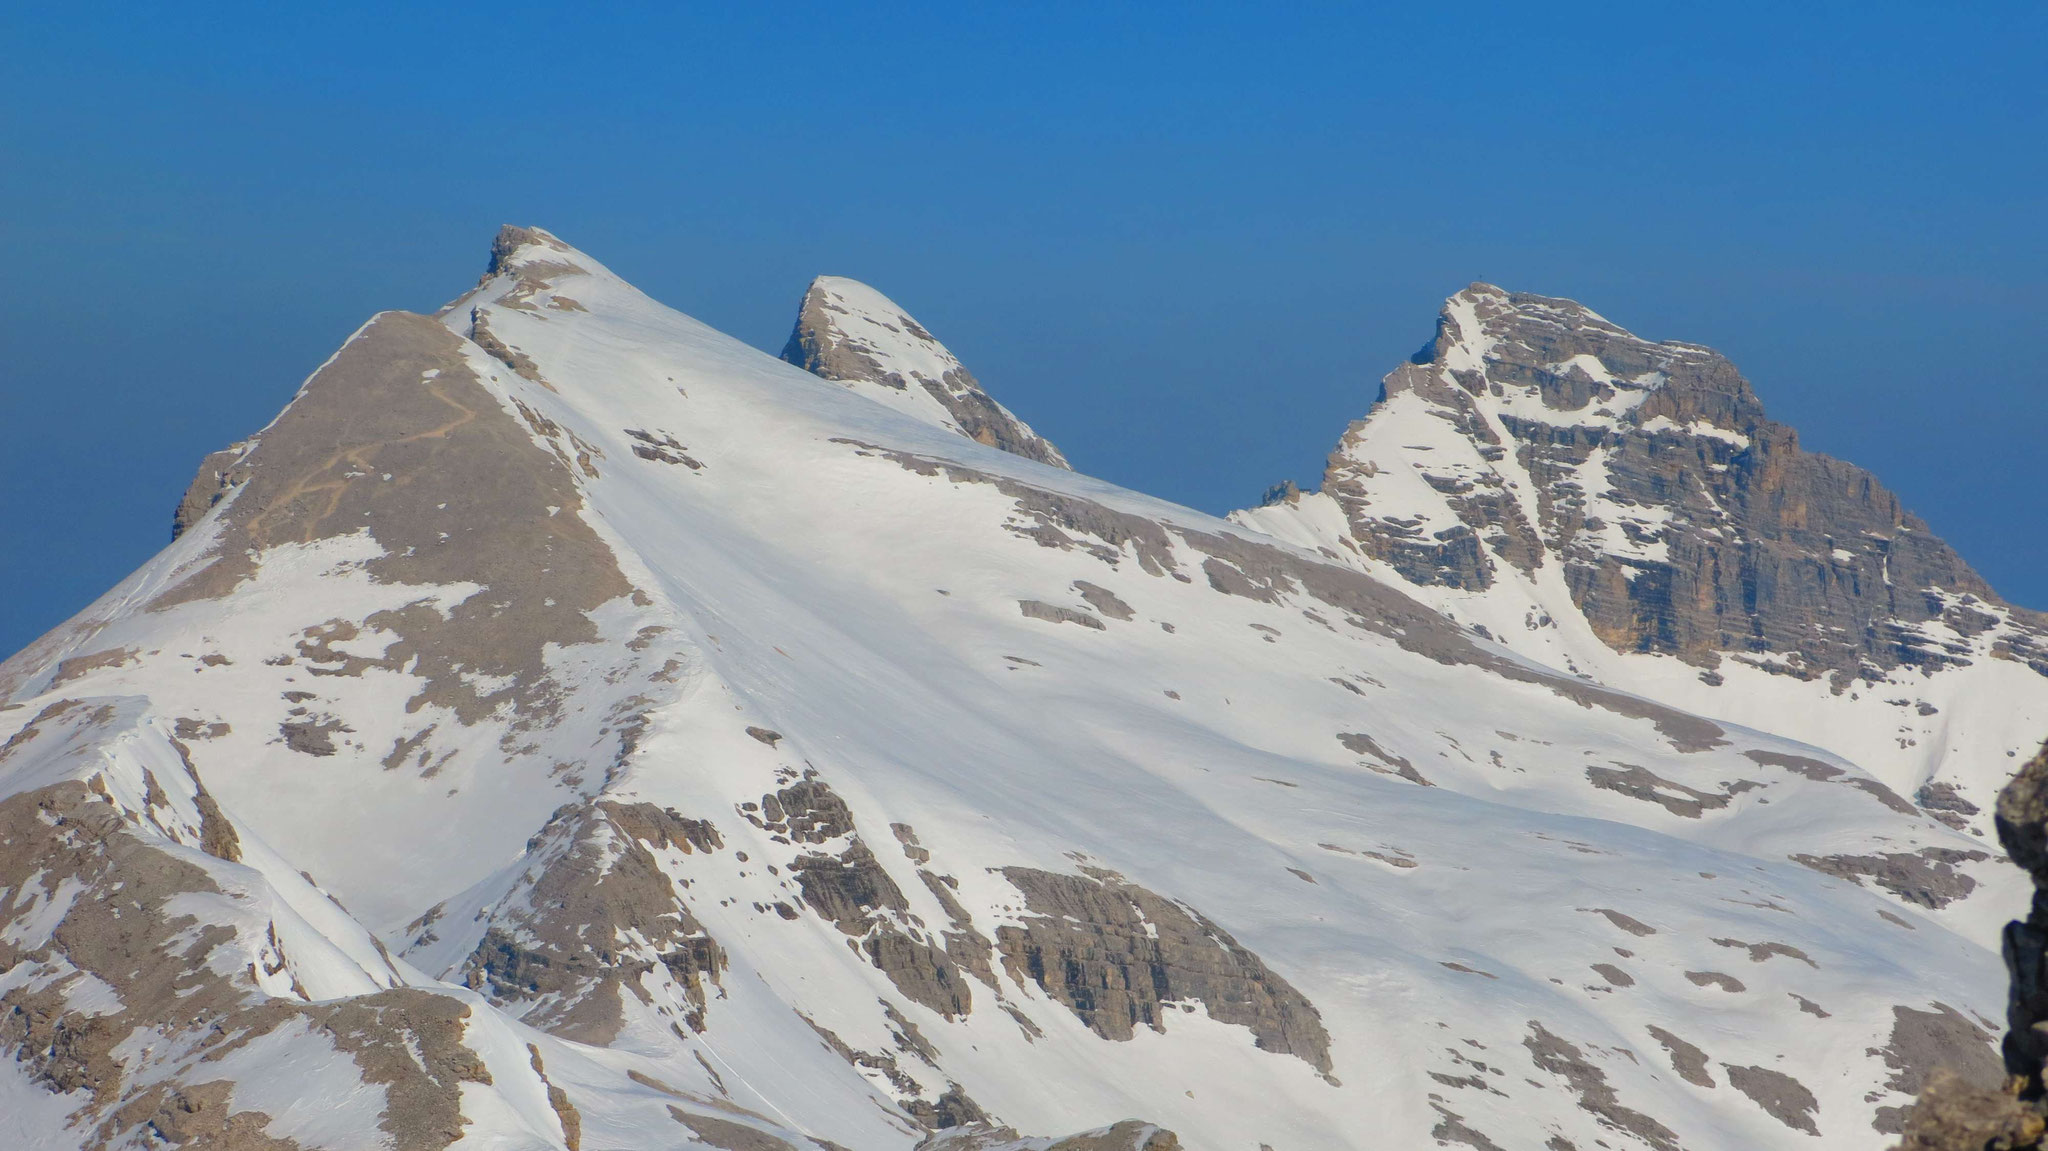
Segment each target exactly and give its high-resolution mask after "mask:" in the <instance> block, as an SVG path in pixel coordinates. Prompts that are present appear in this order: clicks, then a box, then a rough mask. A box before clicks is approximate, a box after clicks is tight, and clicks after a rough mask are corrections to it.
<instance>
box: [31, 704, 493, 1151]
mask: <svg viewBox="0 0 2048 1151" xmlns="http://www.w3.org/2000/svg"><path fill="white" fill-rule="evenodd" d="M132 720H133V717H132V716H127V715H124V714H123V713H122V712H121V711H120V709H119V708H118V707H116V706H115V705H112V704H105V703H98V702H68V703H66V704H62V705H52V706H51V707H50V708H47V709H45V711H44V713H43V714H41V715H40V716H38V717H37V719H36V720H35V721H33V722H32V723H31V725H30V726H29V727H27V728H24V729H23V731H22V733H21V734H19V735H17V736H16V737H15V738H14V739H13V740H10V741H9V743H8V745H7V747H6V748H4V749H0V765H7V764H8V761H9V760H10V759H14V758H17V757H20V758H27V757H28V755H30V754H34V755H38V756H41V757H43V762H44V763H45V764H55V763H62V762H67V761H68V762H71V763H74V764H81V765H91V764H93V763H94V760H93V757H92V753H91V752H90V751H89V750H88V749H89V748H90V747H91V745H92V744H91V741H93V740H94V739H95V738H98V737H101V736H103V735H105V734H107V733H111V732H115V731H118V730H121V729H123V728H127V730H131V731H132V730H135V729H134V728H132V727H129V726H128V725H129V724H131V723H132ZM99 762H101V763H104V762H105V761H99ZM87 770H92V768H91V767H90V766H88V767H87ZM112 770H116V769H115V768H114V767H113V766H112V765H107V766H104V767H101V768H100V769H99V770H97V771H94V773H93V774H91V775H90V776H89V777H88V778H85V779H78V778H71V779H64V780H61V781H59V782H56V783H52V784H50V785H48V786H45V787H42V788H39V789H36V790H32V791H24V792H19V793H16V794H14V795H12V796H9V797H8V798H7V799H5V800H4V801H0V892H5V893H6V894H5V895H4V897H0V972H5V973H7V974H8V975H9V976H10V977H11V978H10V979H9V984H10V989H9V990H8V991H7V992H6V993H5V994H4V995H0V1052H5V1053H6V1054H7V1055H9V1056H10V1057H11V1060H12V1061H13V1062H15V1063H17V1064H18V1065H19V1067H20V1068H21V1070H23V1071H25V1072H26V1073H27V1075H28V1076H29V1077H30V1079H31V1080H33V1081H34V1082H36V1083H37V1084H39V1085H40V1086H43V1087H45V1088H47V1089H49V1090H53V1091H57V1092H65V1093H77V1094H76V1095H75V1098H76V1100H77V1105H78V1106H77V1110H76V1111H75V1113H74V1114H73V1116H72V1119H71V1129H72V1131H73V1132H74V1133H75V1136H76V1138H77V1140H78V1145H79V1146H80V1147H83V1148H90V1149H93V1151H104V1149H106V1148H109V1147H112V1146H116V1145H119V1146H131V1145H133V1146H139V1145H142V1142H147V1143H148V1145H151V1146H161V1145H164V1144H183V1145H189V1146H194V1147H221V1148H229V1149H235V1151H295V1149H296V1148H298V1146H299V1144H298V1143H296V1142H294V1141H293V1140H290V1139H279V1138H272V1137H270V1136H268V1135H265V1134H264V1129H265V1128H266V1127H268V1126H269V1125H270V1122H271V1116H269V1115H266V1114H264V1113H262V1112H257V1111H252V1110H248V1109H246V1108H244V1109H240V1110H237V1109H236V1108H235V1107H233V1105H232V1103H231V1099H230V1094H231V1089H230V1086H231V1085H230V1083H229V1082H228V1081H227V1080H226V1079H224V1078H223V1077H222V1072H221V1071H220V1070H219V1068H221V1067H223V1066H224V1063H223V1062H222V1061H224V1060H228V1059H230V1058H231V1057H233V1056H234V1055H235V1054H236V1053H237V1052H238V1051H240V1050H241V1049H243V1048H246V1047H248V1046H249V1045H251V1044H254V1043H258V1042H261V1041H265V1040H266V1039H267V1038H269V1037H272V1036H279V1035H285V1036H307V1035H318V1036H321V1037H323V1038H324V1042H325V1044H326V1046H327V1047H328V1048H329V1049H331V1050H333V1051H337V1052H340V1053H342V1054H343V1055H345V1056H346V1057H347V1058H348V1059H349V1060H350V1061H352V1062H353V1064H354V1066H355V1068H356V1073H357V1074H358V1075H359V1076H360V1078H361V1080H362V1081H363V1082H364V1083H366V1084H375V1085H381V1087H382V1088H383V1093H384V1103H383V1115H382V1119H381V1121H380V1124H379V1126H380V1129H381V1131H382V1133H383V1135H384V1136H385V1137H386V1139H387V1140H388V1144H389V1145H390V1146H392V1147H393V1148H395V1149H397V1151H439V1149H440V1148H443V1147H446V1146H447V1145H448V1144H449V1143H451V1142H453V1141H455V1140H456V1139H457V1138H459V1137H460V1136H461V1134H462V1130H463V1125H464V1123H465V1122H466V1120H465V1119H464V1118H463V1117H462V1113H461V1106H460V1100H461V1090H462V1084H464V1083H486V1084H488V1083H489V1082H490V1081H491V1076H490V1072H489V1070H488V1068H487V1067H486V1066H485V1065H484V1063H483V1062H482V1060H481V1059H479V1057H478V1056H477V1054H476V1052H475V1051H473V1050H472V1049H471V1048H470V1047H469V1046H467V1045H466V1043H465V1041H464V1032H465V1022H464V1021H465V1020H466V1019H467V1018H468V1017H469V1014H470V1008H469V1006H468V1005H467V1004H464V1003H462V1002H460V1001H459V1000H456V999H454V998H451V997H449V996H445V995H440V994H437V993H434V992H431V991H426V990H417V989H410V988H388V989H386V990H383V991H374V989H371V988H366V990H372V991H373V993H371V994H362V995H357V996H354V997H351V998H347V999H341V1000H336V1001H332V1002H317V1003H316V1002H309V1001H308V1000H310V999H311V996H310V995H308V993H307V992H306V991H305V990H304V989H303V988H302V987H301V986H300V984H299V982H298V975H297V973H296V971H295V970H294V968H293V965H292V964H293V961H292V958H291V957H290V956H289V955H287V954H286V952H285V949H284V947H283V945H282V944H280V943H279V942H278V933H277V927H276V923H275V921H271V922H270V923H269V924H268V927H267V930H266V929H265V928H264V927H263V925H262V924H261V921H258V922H257V923H249V922H248V921H247V920H246V919H240V920H238V918H237V914H236V908H235V902H236V901H237V900H239V899H244V898H246V896H243V895H241V894H239V893H235V892H231V891H230V890H227V889H224V888H223V887H222V885H221V883H222V880H221V878H220V875H219V874H217V873H216V871H215V870H214V868H215V867H217V866H220V867H226V866H230V864H229V862H228V860H226V859H225V858H222V857H220V856H217V855H216V856H215V858H217V859H220V860H221V862H220V863H219V864H212V863H206V862H205V860H206V857H195V855H194V854H193V853H191V852H182V853H181V852H180V851H179V850H177V849H178V848H179V847H180V846H181V845H183V846H195V847H196V846H201V845H203V844H205V843H206V842H208V840H209V838H210V839H212V840H213V841H214V842H216V844H218V843H220V842H222V841H223V840H222V833H220V832H219V831H215V832H214V833H213V835H212V836H211V837H209V836H208V834H207V832H206V831H205V830H204V824H205V823H206V822H208V820H209V818H212V817H209V816H208V814H207V813H206V812H204V811H200V810H197V808H196V805H195V804H194V802H193V801H194V799H195V797H196V795H200V794H204V793H203V791H202V790H198V789H197V780H196V778H195V779H192V780H189V781H181V780H177V779H175V778H172V779H163V778H159V777H158V776H156V775H155V774H153V773H151V772H150V771H149V769H148V768H146V767H136V768H134V769H133V770H134V771H135V772H138V773H140V774H141V775H142V777H143V780H142V782H143V784H144V790H143V798H142V801H141V804H140V805H139V810H138V809H137V808H136V807H130V806H128V805H127V803H126V802H124V801H123V800H121V799H119V798H117V794H116V793H131V792H132V791H133V790H134V787H133V784H134V782H135V781H134V780H133V779H114V780H113V781H112V782H110V780H109V775H108V772H109V771H112ZM208 806H209V807H211V806H212V805H211V804H210V803H209V805H208ZM214 810H215V811H217V808H216V809H214ZM195 825H197V826H195ZM209 854H212V853H211V852H210V853H209ZM195 858H196V859H197V861H195ZM202 864H204V865H202ZM53 913H54V915H55V919H54V920H52V918H51V916H52V914H53ZM202 916H203V917H204V918H202ZM252 928H253V929H254V932H253V937H252V935H251V929H252ZM138 1130H140V1131H141V1132H143V1133H144V1134H143V1135H142V1136H141V1140H142V1142H130V1139H131V1136H133V1135H134V1133H135V1132H137V1131H138Z"/></svg>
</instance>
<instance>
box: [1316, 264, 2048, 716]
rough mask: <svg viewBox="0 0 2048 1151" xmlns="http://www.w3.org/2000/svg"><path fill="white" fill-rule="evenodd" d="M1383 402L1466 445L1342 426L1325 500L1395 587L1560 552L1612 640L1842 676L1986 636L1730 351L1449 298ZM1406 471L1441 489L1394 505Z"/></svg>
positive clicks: (2034, 626) (1551, 312) (1905, 534)
mask: <svg viewBox="0 0 2048 1151" xmlns="http://www.w3.org/2000/svg"><path fill="white" fill-rule="evenodd" d="M1379 407H1380V408H1382V409H1392V408H1400V409H1404V410H1408V411H1411V412H1412V413H1413V414H1414V415H1417V416H1420V417H1421V418H1422V420H1423V421H1424V422H1425V423H1429V424H1441V425H1443V426H1445V427H1447V428H1448V429H1450V430H1452V431H1454V432H1455V433H1456V435H1457V439H1459V440H1462V441H1464V443H1463V444H1462V445H1456V447H1463V448H1465V449H1466V450H1463V451H1459V450H1454V446H1453V445H1446V444H1437V443H1430V442H1420V441H1418V442H1417V443H1415V444H1413V445H1404V446H1407V447H1408V448H1409V449H1410V450H1409V451H1408V452H1406V453H1405V454H1406V456H1407V457H1408V458H1406V459H1399V458H1391V457H1390V455H1389V453H1387V452H1386V451H1384V450H1383V449H1384V448H1385V447H1387V446H1388V445H1386V444H1384V443H1379V442H1377V441H1378V440H1379V439H1381V438H1383V437H1375V436H1372V435H1371V434H1370V432H1371V431H1372V429H1373V428H1374V424H1375V417H1377V415H1378V412H1376V413H1375V417H1368V418H1367V419H1366V420H1361V421H1359V422H1358V423H1356V424H1354V425H1353V426H1352V428H1351V430H1350V431H1349V432H1347V433H1346V435H1345V437H1344V440H1343V442H1342V443H1341V444H1340V445H1339V447H1338V449H1337V451H1336V452H1335V453H1334V454H1333V455H1332V456H1331V457H1330V462H1329V467H1328V469H1327V470H1326V471H1325V472H1324V476H1323V490H1324V491H1325V492H1327V493H1328V494H1329V495H1330V496H1331V497H1333V498H1334V499H1335V500H1336V501H1337V503H1338V504H1339V505H1340V506H1341V507H1342V509H1343V511H1344V514H1345V517H1346V521H1347V522H1348V524H1349V526H1350V532H1351V538H1352V539H1353V540H1354V541H1355V542H1356V544H1357V545H1358V546H1359V547H1360V548H1362V549H1363V550H1364V551H1365V552H1366V553H1367V554H1369V555H1372V556H1374V557H1375V558H1378V559H1381V560H1383V561H1385V562H1386V563H1388V564H1390V565H1391V566H1392V567H1394V568H1395V569H1396V570H1397V571H1399V572H1400V573H1401V574H1402V575H1403V576H1404V577H1405V578H1407V579H1408V580H1409V581H1411V582H1413V583H1416V584H1420V585H1432V584H1436V585H1446V586H1450V587H1455V588H1461V589H1466V590H1474V591H1476V590H1484V589H1485V588H1486V587H1488V586H1489V585H1490V584H1491V583H1492V582H1493V581H1495V580H1496V579H1498V578H1500V576H1501V571H1502V568H1503V567H1506V568H1511V569H1517V570H1519V571H1521V572H1523V573H1525V574H1526V573H1533V572H1534V571H1535V570H1536V569H1537V568H1539V567H1542V566H1544V565H1545V564H1549V563H1555V564H1557V565H1559V566H1560V567H1561V569H1562V570H1563V573H1564V577H1565V580H1566V582H1567V584H1568V585H1569V587H1570V590H1571V596H1572V600H1573V602H1574V604H1575V605H1576V606H1577V608H1578V609H1579V610H1580V611H1581V612H1583V613H1584V614H1585V616H1586V618H1587V619H1588V620H1589V621H1590V622H1591V624H1592V626H1593V630H1594V631H1595V632H1596V633H1597V634H1598V635H1599V636H1600V638H1601V639H1602V640H1604V641H1606V642H1607V643H1608V644H1609V645H1611V646H1612V647H1613V648H1614V649H1615V650H1617V651H1653V652H1663V653H1668V654H1671V655H1676V656H1678V657H1680V658H1681V659H1685V660H1687V661H1689V662H1694V663H1698V664H1701V665H1702V666H1712V665H1713V664H1715V663H1717V662H1718V660H1719V658H1720V655H1721V653H1724V652H1742V653H1757V652H1769V653H1775V654H1777V655H1779V656H1782V657H1784V659H1785V661H1786V663H1785V666H1786V670H1788V671H1790V672H1792V673H1793V674H1796V675H1800V676H1805V677H1813V676H1818V675H1824V674H1831V673H1833V674H1839V675H1843V676H1849V677H1853V676H1857V675H1859V674H1861V673H1863V672H1864V671H1865V669H1878V670H1883V669H1889V668H1892V667H1896V666H1899V665H1901V664H1907V665H1913V666H1919V667H1939V666H1941V665H1943V664H1945V663H1948V662H1950V661H1952V660H1953V659H1954V658H1956V656H1957V654H1958V653H1957V652H1955V651H1953V650H1951V649H1950V648H1949V647H1946V646H1944V645H1943V644H1941V643H1940V642H1938V641H1934V640H1930V638H1929V637H1928V636H1927V635H1925V634H1923V632H1922V630H1921V628H1920V627H1919V625H1921V624H1924V623H1927V622H1928V621H1932V620H1943V621H1945V622H1947V623H1949V624H1951V625H1952V626H1956V627H1957V628H1958V629H1959V630H1966V631H1969V630H1979V631H1981V630H1983V629H1985V628H1989V627H1993V626H1997V625H1998V624H1999V623H2000V622H2001V620H2002V618H2003V616H2004V614H2005V613H2007V612H2009V611H2010V610H2011V609H2010V608H2009V605H2006V604H2005V603H2004V601H2002V600H2000V599H1999V598H1998V596H1997V595H1996V593H1994V592H1993V591H1992V590H1991V588H1990V586H1989V585H1987V584H1986V583H1985V582H1984V580H1983V578H1982V577H1980V576H1979V575H1978V574H1977V573H1976V572H1975V571H1974V570H1972V569H1971V567H1970V565H1969V564H1967V563H1965V562H1964V561H1963V559H1962V557H1961V556H1959V555H1957V554H1956V552H1955V549H1953V548H1951V547H1950V546H1949V545H1948V544H1946V543H1944V542H1943V541H1942V540H1941V539H1940V538H1939V537H1937V536H1935V535H1934V534H1933V533H1932V532H1931V531H1930V530H1929V529H1928V527H1927V525H1926V523H1925V522H1923V521H1922V520H1921V519H1920V518H1919V517H1917V516H1915V515H1913V514H1912V513H1911V512H1909V511H1907V510H1906V509H1905V508H1904V507H1903V506H1902V505H1901V504H1900V502H1899V498H1898V497H1897V496H1896V495H1894V494H1893V493H1892V492H1890V491H1889V490H1887V489H1886V488H1885V487H1884V485H1882V484H1881V483H1879V482H1878V480H1877V478H1876V477H1875V476H1872V475H1871V474H1870V473H1869V472H1867V471H1864V470H1863V469H1861V468H1858V467H1856V466H1855V465H1853V464H1848V463H1844V462H1843V461H1841V460H1836V459H1832V458H1830V457H1828V456H1824V455H1818V454H1815V453H1811V452H1807V451H1805V450H1803V449H1802V448H1801V447H1800V446H1799V434H1798V433H1797V432H1796V431H1794V430H1793V429H1792V428H1790V427H1787V426H1785V425H1784V424H1780V423H1776V422H1774V421H1772V420H1770V419H1768V418H1767V417H1766V416H1765V415H1764V408H1763V404H1762V403H1761V402H1760V401H1759V400H1758V399H1757V397H1756V393H1755V392H1754V391H1753V390H1751V388H1750V385H1749V382H1748V381H1747V380H1745V379H1744V378H1743V377H1742V375H1741V373H1740V372H1738V371H1737V370H1736V368H1735V365H1734V364H1732V363H1730V362H1729V361H1728V360H1727V359H1726V358H1725V357H1723V356H1722V355H1720V354H1719V353H1717V352H1714V351H1712V350H1711V349H1708V348H1704V347H1700V346H1698V345H1695V344H1684V343H1655V342H1652V341H1649V340H1644V339H1641V338H1638V337H1636V336H1634V335H1632V334H1630V333H1629V332H1627V331H1625V330H1623V329H1622V328H1620V327H1618V326H1616V325H1615V324H1613V323H1610V322H1609V321H1607V320H1606V319H1604V318H1602V317H1601V316H1599V315H1598V314H1596V313H1594V312H1593V311H1591V310H1590V309H1587V308H1585V307H1583V306H1581V305H1579V304H1577V303H1574V302H1572V301H1570V300H1560V299H1553V298H1550V297H1545V296H1536V295H1529V294H1526V293H1520V292H1506V291H1502V290H1501V289H1499V288H1495V287H1493V286H1491V285H1487V284H1474V285H1473V286H1471V287H1470V288H1467V289H1465V290H1464V291H1462V292H1459V293H1458V294H1457V295H1456V296H1453V297H1452V298H1451V300H1450V302H1449V303H1448V304H1447V305H1446V306H1445V308H1444V311H1443V314H1442V315H1441V316H1440V317H1439V319H1438V321H1437V334H1436V337H1435V338H1434V339H1432V340H1431V341H1430V343H1429V345H1428V346H1427V347H1425V348H1424V349H1423V350H1422V352H1420V353H1418V354H1417V355H1416V357H1415V360H1414V362H1411V363H1408V364H1404V365H1402V366H1401V367H1400V368H1397V369H1396V370H1395V371H1394V372H1393V373H1392V374H1391V375H1389V376H1388V377H1387V378H1386V381H1385V384H1384V385H1383V391H1382V394H1381V398H1380V401H1379ZM1389 414H1392V413H1391V412H1390V413H1389ZM1423 452H1427V453H1429V454H1428V455H1427V456H1424V455H1422V454H1421V453H1423ZM1418 483H1419V484H1420V485H1423V486H1426V487H1427V488H1428V489H1429V490H1430V491H1432V492H1433V493H1435V495H1436V496H1437V497H1438V499H1437V500H1435V501H1429V500H1420V501H1418V500H1415V499H1412V498H1410V494H1409V491H1408V489H1412V488H1414V487H1415V486H1416V485H1417V484H1418ZM1987 609H1992V610H1987ZM2019 619H2020V621H2021V622H2022V623H2024V624H2025V627H2024V628H2023V629H2021V630H2020V631H2019V632H2018V633H2017V634H2016V635H2015V636H2014V640H2013V644H2012V651H2011V655H2012V656H2013V657H2014V658H2018V659H2021V660H2024V661H2027V662H2030V663H2032V664H2033V665H2034V666H2035V667H2036V670H2038V671H2041V672H2043V674H2048V658H2044V657H2048V648H2044V647H2043V643H2044V638H2043V637H2044V620H2043V619H2042V617H2039V616H2037V615H2035V614H2033V613H2025V612H2022V613H2019Z"/></svg>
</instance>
